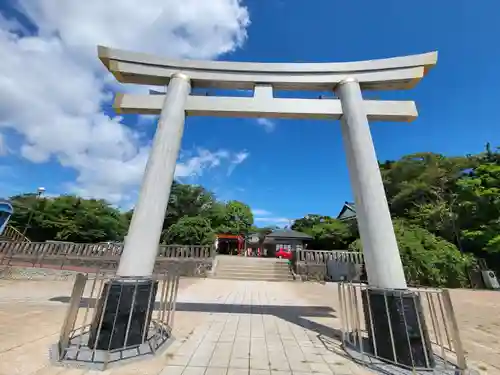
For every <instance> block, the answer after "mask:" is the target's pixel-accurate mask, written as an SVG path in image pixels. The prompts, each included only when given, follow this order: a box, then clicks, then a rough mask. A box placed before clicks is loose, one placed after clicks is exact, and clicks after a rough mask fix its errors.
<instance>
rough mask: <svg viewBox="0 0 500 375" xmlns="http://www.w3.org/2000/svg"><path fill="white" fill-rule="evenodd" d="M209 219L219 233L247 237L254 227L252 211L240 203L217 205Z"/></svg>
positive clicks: (232, 202) (231, 202)
mask: <svg viewBox="0 0 500 375" xmlns="http://www.w3.org/2000/svg"><path fill="white" fill-rule="evenodd" d="M209 217H210V218H211V222H212V228H214V230H215V231H216V232H217V233H225V234H244V235H247V234H248V233H249V232H250V230H251V228H252V225H253V214H252V210H251V209H250V207H249V206H248V205H247V204H245V203H243V202H239V201H229V202H227V203H225V204H223V203H219V204H217V205H215V206H214V209H213V210H212V211H211V214H210V216H209Z"/></svg>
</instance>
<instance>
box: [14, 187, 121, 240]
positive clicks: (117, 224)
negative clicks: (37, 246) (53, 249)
mask: <svg viewBox="0 0 500 375" xmlns="http://www.w3.org/2000/svg"><path fill="white" fill-rule="evenodd" d="M11 201H12V203H13V206H14V214H13V215H12V217H11V219H10V224H11V225H13V226H15V227H17V228H19V229H20V230H23V229H24V228H27V231H26V235H27V236H28V238H30V239H31V240H33V241H46V240H59V241H71V242H102V241H118V240H121V239H123V237H124V235H125V233H126V230H127V227H128V222H127V220H126V217H125V216H124V215H123V214H122V213H120V211H119V210H118V209H116V208H114V207H112V206H111V205H109V204H108V203H107V202H105V201H104V200H96V199H81V198H78V197H75V196H71V195H63V196H60V197H57V198H37V196H35V195H19V196H14V197H12V198H11ZM30 218H31V221H30ZM29 221H30V223H29V225H28V222H29Z"/></svg>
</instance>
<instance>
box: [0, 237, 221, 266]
mask: <svg viewBox="0 0 500 375" xmlns="http://www.w3.org/2000/svg"><path fill="white" fill-rule="evenodd" d="M122 250H123V244H82V243H68V242H12V241H0V264H2V265H11V264H14V263H16V262H28V263H30V264H31V265H32V266H35V265H38V266H40V267H41V266H42V265H44V264H51V265H54V264H58V265H60V266H61V268H62V267H63V266H64V265H65V264H77V265H80V264H93V265H94V264H98V263H103V262H104V263H106V262H108V263H117V262H118V260H119V258H120V255H121V253H122ZM214 255H215V249H214V248H213V247H211V246H180V245H160V246H159V248H158V256H157V262H162V261H168V260H172V261H183V262H189V261H203V262H207V261H210V262H211V260H212V258H213V257H214Z"/></svg>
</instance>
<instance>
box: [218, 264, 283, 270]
mask: <svg viewBox="0 0 500 375" xmlns="http://www.w3.org/2000/svg"><path fill="white" fill-rule="evenodd" d="M216 267H217V269H228V270H265V271H274V270H278V271H281V270H286V271H288V270H289V267H288V265H285V266H275V265H272V266H266V267H258V266H249V265H248V264H246V265H241V264H238V265H235V264H220V263H217V266H216Z"/></svg>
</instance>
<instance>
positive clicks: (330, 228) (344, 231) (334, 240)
mask: <svg viewBox="0 0 500 375" xmlns="http://www.w3.org/2000/svg"><path fill="white" fill-rule="evenodd" d="M306 233H308V234H310V235H311V236H313V241H312V243H311V247H312V248H314V249H318V250H321V249H324V250H343V249H346V248H347V246H348V245H349V243H350V242H351V241H352V240H353V234H352V231H351V228H350V226H349V224H347V223H346V222H344V221H341V220H337V219H330V220H328V221H326V222H323V223H319V224H315V225H313V227H312V228H310V229H307V230H306Z"/></svg>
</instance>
